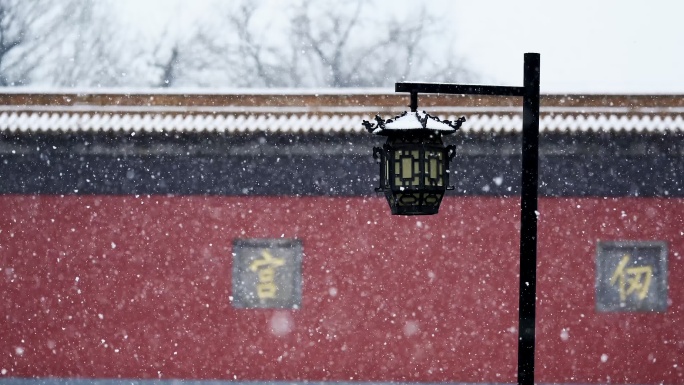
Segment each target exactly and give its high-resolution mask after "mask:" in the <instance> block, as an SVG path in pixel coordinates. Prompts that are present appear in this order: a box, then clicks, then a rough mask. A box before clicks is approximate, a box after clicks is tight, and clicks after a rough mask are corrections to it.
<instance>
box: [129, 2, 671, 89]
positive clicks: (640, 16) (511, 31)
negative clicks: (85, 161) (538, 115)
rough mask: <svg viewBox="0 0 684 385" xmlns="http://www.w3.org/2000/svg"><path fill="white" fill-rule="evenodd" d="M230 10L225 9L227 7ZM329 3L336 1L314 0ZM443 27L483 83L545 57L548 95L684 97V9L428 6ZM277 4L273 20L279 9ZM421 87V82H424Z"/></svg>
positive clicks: (189, 8)
mask: <svg viewBox="0 0 684 385" xmlns="http://www.w3.org/2000/svg"><path fill="white" fill-rule="evenodd" d="M226 1H228V0H226ZM317 1H330V2H331V3H332V1H333V0H317ZM415 1H416V0H380V1H379V3H378V4H379V8H380V9H381V10H380V13H379V15H378V16H379V17H382V12H384V11H387V12H394V13H401V12H405V13H406V12H408V13H410V12H412V10H413V9H415V7H414V6H413V5H414V4H416V3H415ZM424 2H425V3H426V4H428V5H429V7H430V8H432V9H434V10H435V11H436V12H435V13H436V14H438V15H440V17H442V18H443V19H444V20H446V21H447V23H445V25H446V26H448V27H447V28H453V30H450V31H445V32H448V33H445V34H444V36H446V38H443V40H439V39H437V38H436V39H433V40H432V41H430V42H429V44H430V45H432V46H433V47H434V48H435V49H440V48H441V47H442V46H450V47H452V49H453V50H454V51H455V52H457V53H459V54H461V55H463V56H464V57H465V58H466V60H467V63H468V64H469V66H470V67H471V68H472V69H473V70H474V71H476V72H477V73H479V74H480V75H481V77H482V81H483V82H487V83H491V84H502V85H521V84H522V65H523V54H524V53H525V52H539V53H540V54H541V87H542V92H548V93H563V92H584V93H683V94H684V63H682V62H683V60H682V59H683V57H684V53H683V52H684V29H682V28H681V26H680V24H681V22H682V17H684V1H677V0H671V1H657V0H650V1H633V0H620V1H618V0H610V1H609V0H602V1H596V0H573V1H548V0H523V1H520V0H518V1H508V0H477V1H460V0H427V1H424ZM263 3H265V5H266V6H269V4H271V7H272V9H273V13H272V15H271V18H272V19H273V20H277V18H278V17H279V15H280V12H282V10H279V9H278V8H279V7H282V6H283V4H287V2H283V1H278V2H276V1H269V0H265V1H263ZM122 4H124V5H123V9H124V12H125V13H127V14H128V16H126V18H127V19H129V20H130V22H131V23H133V24H137V25H145V26H147V27H146V28H148V29H149V28H151V29H154V26H155V25H162V24H164V21H165V20H168V19H172V20H174V22H175V23H178V25H179V28H182V26H183V25H186V24H189V23H192V22H193V20H197V19H200V18H201V17H202V15H203V14H206V13H208V12H211V10H212V8H211V4H212V3H211V2H210V1H209V0H194V1H191V0H186V1H182V0H124V1H123V2H122ZM421 80H422V79H421Z"/></svg>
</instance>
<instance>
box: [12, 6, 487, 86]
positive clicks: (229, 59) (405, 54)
mask: <svg viewBox="0 0 684 385" xmlns="http://www.w3.org/2000/svg"><path fill="white" fill-rule="evenodd" d="M262 1H266V3H264V2H260V1H258V0H235V1H231V2H225V1H216V2H215V3H213V5H214V6H213V7H211V13H207V14H205V15H201V18H200V19H199V20H197V23H196V25H182V23H181V22H180V18H178V19H177V20H173V21H169V23H168V26H167V28H166V30H165V31H163V32H161V33H160V35H159V36H158V37H156V38H151V39H150V38H144V37H142V36H140V34H139V31H138V33H136V32H135V31H134V29H133V28H130V26H128V27H126V24H125V23H126V21H125V20H123V19H122V18H120V17H119V18H117V16H121V15H122V14H121V13H119V14H118V15H117V12H113V10H114V9H116V7H115V5H116V2H115V1H114V0H100V1H95V0H60V1H52V0H30V1H28V0H0V85H21V84H29V83H33V84H44V85H50V86H62V87H78V86H80V87H83V86H86V87H88V86H103V87H105V86H108V87H111V86H143V87H145V86H156V87H193V86H196V87H218V86H222V87H226V86H227V87H359V86H360V87H364V86H390V85H392V84H393V83H394V82H395V81H397V80H403V79H412V80H430V81H471V80H473V78H474V74H473V73H472V72H471V71H469V70H468V68H467V67H466V66H465V65H464V64H463V61H462V58H460V57H459V55H456V54H453V52H452V51H451V50H453V47H452V46H451V45H450V44H451V41H450V39H449V37H448V36H444V32H443V31H444V30H445V28H444V26H443V25H442V24H441V22H440V20H439V19H438V18H437V17H436V16H435V15H433V14H430V13H429V12H428V11H427V9H426V8H425V6H424V5H423V4H422V3H418V4H417V5H416V6H415V12H414V13H412V14H411V15H410V16H408V17H401V16H396V15H392V14H391V13H387V14H385V13H383V14H382V16H380V15H379V14H378V11H377V9H376V8H373V7H374V3H373V2H371V1H364V0H355V1H351V2H330V1H312V0H292V1H290V2H280V1H277V2H276V1H270V2H269V1H268V0H262ZM160 4H161V3H160ZM176 4H177V5H178V4H182V3H176ZM274 9H277V10H274ZM119 10H121V8H119ZM154 39H156V40H154ZM436 39H439V41H437V40H436ZM435 46H439V47H440V49H439V50H434V49H433V50H431V49H430V48H429V47H435Z"/></svg>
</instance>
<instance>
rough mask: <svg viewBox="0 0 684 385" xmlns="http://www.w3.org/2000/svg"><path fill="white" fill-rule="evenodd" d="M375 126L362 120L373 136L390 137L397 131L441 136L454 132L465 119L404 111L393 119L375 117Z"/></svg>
mask: <svg viewBox="0 0 684 385" xmlns="http://www.w3.org/2000/svg"><path fill="white" fill-rule="evenodd" d="M375 121H376V123H375V125H374V124H372V123H371V122H369V121H367V120H364V121H363V125H364V127H366V129H367V130H368V132H370V133H371V134H375V135H385V136H386V135H391V134H392V133H393V132H399V131H425V130H429V131H435V132H437V133H440V134H442V135H448V134H451V133H454V132H456V131H457V130H458V129H459V128H460V127H461V124H463V122H465V117H460V118H458V119H456V120H455V121H451V120H441V119H439V118H438V117H436V116H432V115H430V114H428V113H427V112H425V111H421V112H419V111H411V112H408V111H404V113H403V114H401V115H398V116H396V117H395V118H394V119H387V120H384V119H382V118H381V117H380V116H379V115H376V116H375Z"/></svg>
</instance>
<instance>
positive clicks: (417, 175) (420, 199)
mask: <svg viewBox="0 0 684 385" xmlns="http://www.w3.org/2000/svg"><path fill="white" fill-rule="evenodd" d="M375 120H376V124H372V123H371V122H368V121H366V120H364V121H363V125H364V126H365V127H366V129H367V130H368V132H370V133H372V134H375V135H383V136H387V142H386V143H385V144H384V145H383V146H382V148H379V147H375V148H373V157H374V158H375V159H376V160H378V161H379V163H380V186H379V187H378V188H376V189H375V191H377V192H383V193H384V194H385V197H386V198H387V202H388V203H389V205H390V209H391V211H392V214H393V215H430V214H437V212H438V211H439V205H440V203H441V202H442V198H443V197H444V193H445V191H446V190H452V189H453V187H450V186H449V162H450V161H451V160H452V159H453V157H454V155H455V149H456V148H455V146H444V143H443V142H442V136H443V135H448V134H451V133H454V132H456V130H458V129H459V128H460V127H461V124H463V122H464V121H465V118H463V117H461V118H459V119H458V120H456V121H454V122H451V121H449V120H440V119H438V118H437V117H434V116H430V115H429V114H427V113H425V112H416V111H412V112H404V113H403V114H402V115H400V116H397V117H396V118H394V119H388V120H387V121H385V120H383V119H381V118H380V117H379V116H376V117H375Z"/></svg>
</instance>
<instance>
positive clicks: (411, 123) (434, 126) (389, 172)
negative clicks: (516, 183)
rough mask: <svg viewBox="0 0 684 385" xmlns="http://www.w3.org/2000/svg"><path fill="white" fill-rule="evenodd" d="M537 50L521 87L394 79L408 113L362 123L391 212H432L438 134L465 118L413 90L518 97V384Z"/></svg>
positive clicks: (528, 383) (528, 302)
mask: <svg viewBox="0 0 684 385" xmlns="http://www.w3.org/2000/svg"><path fill="white" fill-rule="evenodd" d="M539 72H540V71H539V54H538V53H526V54H525V64H524V79H523V86H522V87H505V86H504V87H502V86H484V85H461V84H444V83H396V85H395V91H396V92H409V93H410V94H411V113H409V114H405V115H403V116H400V117H397V118H396V119H394V120H387V121H384V120H382V119H381V118H380V117H376V121H377V123H376V125H373V124H371V123H370V122H367V121H364V126H365V127H366V129H368V131H370V132H371V133H374V134H380V135H386V136H387V137H388V139H387V143H386V144H385V145H384V146H383V148H382V149H380V148H375V149H374V150H373V155H374V156H375V157H376V158H377V157H379V159H380V187H379V188H377V189H376V191H382V192H384V193H385V196H386V197H387V200H388V202H389V204H390V208H391V210H392V214H399V215H421V214H436V213H437V211H438V210H439V204H440V202H441V200H442V197H443V195H444V192H445V190H446V189H447V187H448V183H449V174H448V168H449V161H450V160H451V158H452V157H453V156H454V148H453V147H452V146H448V147H444V145H443V144H442V141H441V135H444V134H450V133H452V132H454V131H456V130H457V129H458V128H459V127H460V126H461V124H462V123H463V121H464V120H465V119H463V118H461V119H459V120H457V121H456V122H449V121H440V120H439V119H437V118H434V117H431V116H429V115H427V114H425V113H423V114H421V113H418V112H416V110H417V106H418V94H419V93H437V94H461V95H496V96H518V97H522V98H523V127H522V191H521V206H520V224H521V226H520V300H519V307H518V325H519V326H518V384H520V385H534V338H535V300H536V282H537V213H538V212H537V187H538V175H539V161H538V160H539Z"/></svg>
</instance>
